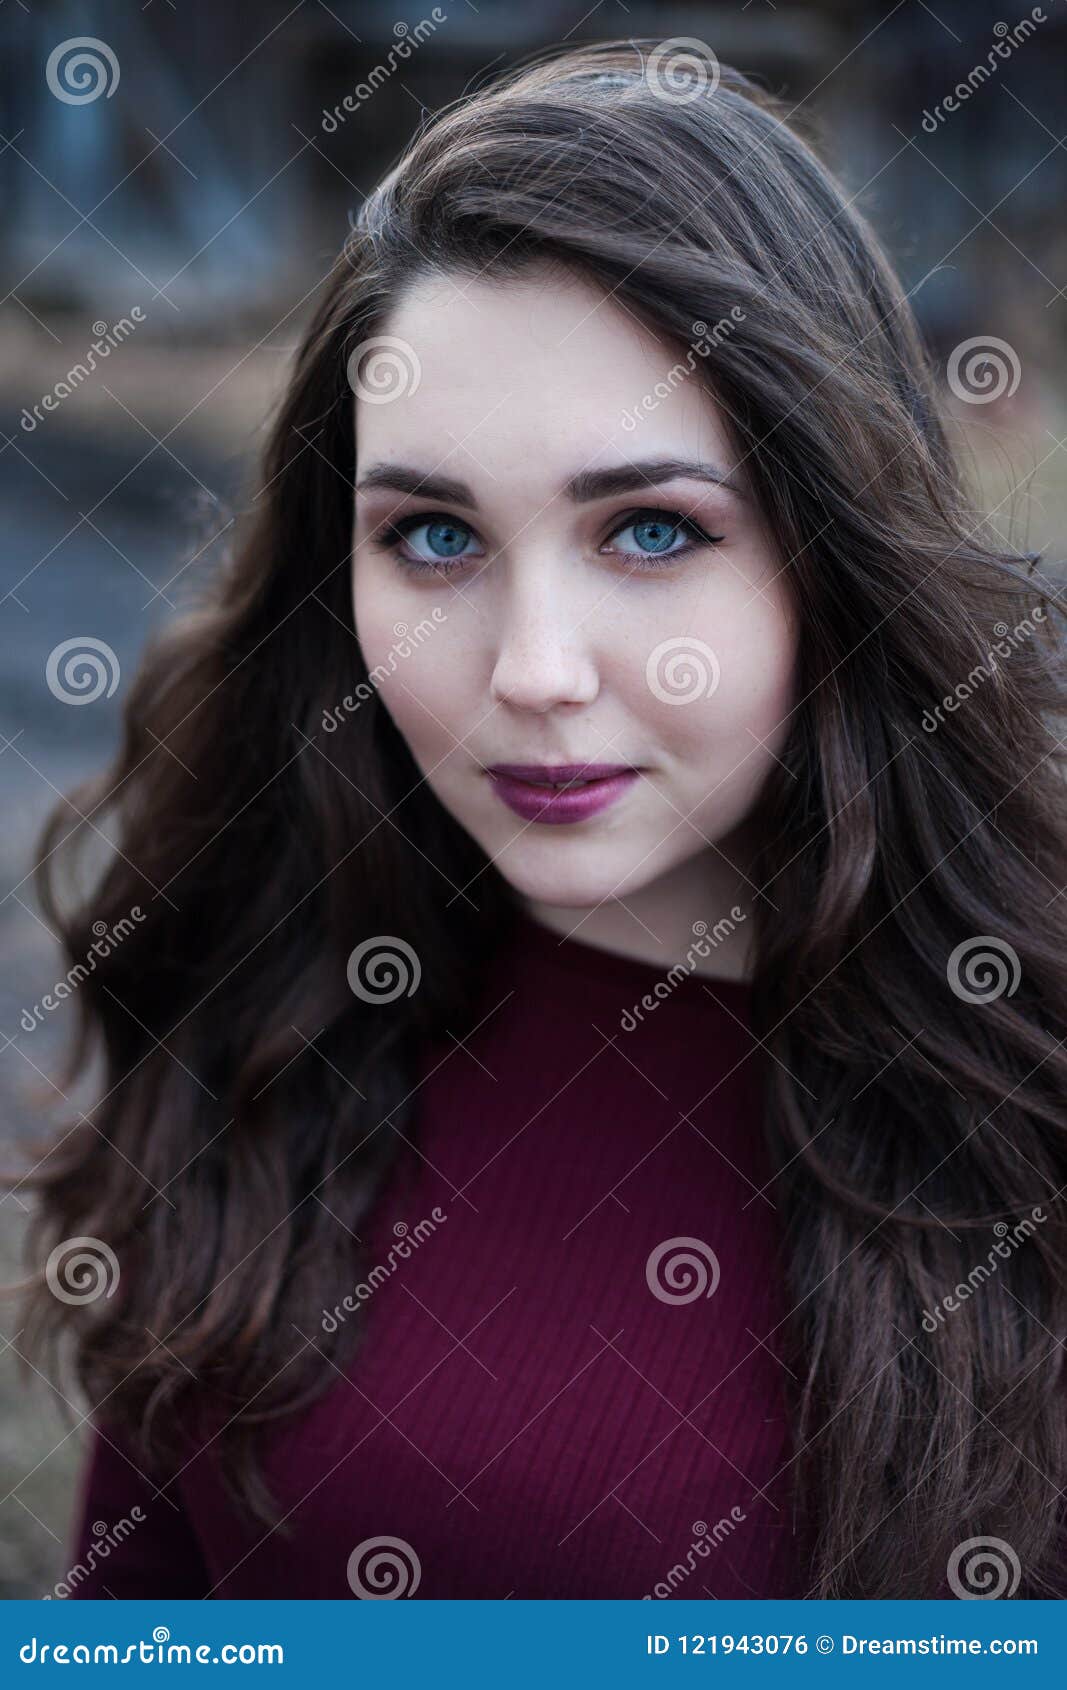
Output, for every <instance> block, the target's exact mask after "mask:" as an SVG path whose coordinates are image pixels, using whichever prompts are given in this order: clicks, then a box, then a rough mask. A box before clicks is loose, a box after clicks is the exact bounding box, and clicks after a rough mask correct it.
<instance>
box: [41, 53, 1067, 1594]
mask: <svg viewBox="0 0 1067 1690" xmlns="http://www.w3.org/2000/svg"><path fill="white" fill-rule="evenodd" d="M1032 564H1033V560H1032V559H1027V558H1025V557H1022V556H1018V555H1007V554H1006V553H1005V550H1004V547H1003V545H1002V544H1001V543H999V542H997V541H996V540H995V538H993V537H991V536H989V535H983V532H982V530H981V527H980V525H979V522H978V519H977V517H976V516H975V515H974V513H973V512H972V511H971V509H970V508H969V506H968V504H967V501H966V499H965V497H964V494H963V492H962V491H961V487H960V482H959V476H958V471H957V469H956V467H955V464H954V461H953V458H952V455H951V453H950V449H949V445H948V444H947V441H946V434H945V429H944V426H943V423H942V421H941V419H940V417H939V413H938V406H937V403H936V399H935V394H934V382H933V377H932V375H931V372H930V369H929V367H928V365H927V362H926V360H925V357H924V354H923V351H922V349H921V346H920V342H919V339H918V336H917V333H916V329H915V326H914V323H913V319H912V315H911V312H910V309H909V307H908V304H907V301H906V299H905V298H904V297H903V296H902V293H901V290H900V287H899V285H898V283H897V281H896V280H895V278H894V276H893V275H892V273H891V270H890V269H889V267H888V265H887V262H886V260H885V258H884V257H883V255H882V254H881V252H880V250H879V248H878V245H877V243H876V241H875V240H874V238H873V236H872V234H871V232H870V230H869V229H868V228H867V227H866V225H865V223H864V222H863V220H862V219H861V218H860V217H859V216H858V214H857V213H856V211H855V209H854V208H853V207H852V206H851V205H849V204H848V203H846V201H845V199H844V197H843V194H842V191H841V189H840V188H839V187H838V186H837V185H836V184H835V182H834V181H833V179H832V177H831V176H830V175H829V174H828V173H827V171H826V170H825V169H824V168H823V166H822V165H821V164H820V163H819V162H818V161H817V159H816V157H815V156H814V154H813V152H812V151H811V150H810V149H809V147H808V145H807V144H806V143H805V142H804V141H803V140H802V139H800V138H799V137H798V135H797V134H796V132H795V131H794V130H793V129H791V128H790V127H789V126H788V125H787V124H786V123H785V122H784V121H783V116H782V113H781V112H780V111H779V110H778V109H777V108H776V106H775V104H774V102H773V101H772V100H770V99H769V98H768V97H767V96H765V95H764V94H763V93H762V92H761V91H759V90H758V89H756V88H755V87H754V86H752V85H751V84H750V83H749V82H747V81H746V80H745V79H744V78H742V77H741V76H739V75H738V74H737V73H735V72H732V71H729V70H727V69H725V68H723V67H719V66H718V65H717V64H716V63H715V61H714V60H713V58H712V57H711V55H710V53H709V54H706V55H702V54H699V53H697V54H695V56H694V54H693V50H692V46H691V44H690V45H689V46H688V47H682V48H676V47H674V46H673V45H672V44H671V43H664V44H660V45H658V46H657V45H656V44H654V43H650V42H626V43H615V42H611V43H605V44H601V45H596V46H584V47H579V48H576V49H570V50H568V51H566V52H562V53H555V54H551V55H546V56H545V57H543V58H542V59H539V60H538V61H536V62H534V63H532V64H529V65H527V66H525V67H524V68H522V69H521V70H520V71H518V72H515V73H512V74H511V75H509V76H508V77H505V78H504V79H502V80H501V81H500V82H498V83H497V84H495V85H494V86H492V87H490V88H487V89H484V90H482V91H480V92H478V93H477V94H475V95H473V96H472V97H470V98H467V99H465V100H463V101H461V102H459V103H458V104H457V105H455V106H453V107H452V108H450V109H448V110H447V111H445V112H444V113H443V114H441V115H440V116H439V117H438V118H437V119H436V120H435V121H434V122H432V123H431V124H429V125H428V126H427V127H426V128H425V129H424V130H423V131H422V132H421V133H420V134H419V136H418V138H417V139H416V140H415V141H414V143H413V144H412V145H411V147H410V148H409V150H408V151H407V153H406V154H405V156H404V158H403V159H402V160H401V162H400V163H399V165H398V166H397V167H396V168H395V169H394V170H392V171H391V172H390V174H389V175H388V177H387V178H386V179H385V180H384V181H383V183H382V184H381V185H380V187H379V188H378V189H377V191H376V192H375V193H374V194H373V195H372V196H371V198H370V199H369V200H368V201H366V203H365V204H364V206H363V207H362V210H361V212H360V215H359V219H358V224H357V226H356V227H355V229H354V231H353V233H352V236H351V238H350V239H349V240H348V241H347V242H346V244H345V248H344V251H343V252H342V254H341V256H340V257H339V259H338V261H337V263H336V265H335V266H334V269H333V271H332V274H331V275H330V277H329V279H328V281H327V284H326V287H325V291H324V295H323V298H322V301H321V303H320V304H319V306H318V309H317V311H316V313H315V315H314V318H313V321H312V322H311V325H310V327H309V329H308V331H307V334H306V336H305V338H304V341H303V345H302V347H301V349H300V352H299V355H298V357H297V361H296V366H295V370H294V373H293V377H292V381H291V385H290V388H289V391H288V393H287V395H286V398H285V401H284V404H283V406H282V409H281V413H280V416H279V418H278V420H277V423H276V426H275V429H274V433H273V437H272V440H271V443H270V446H269V450H268V452H267V455H266V463H265V469H264V475H263V485H262V490H261V491H260V493H259V494H258V496H257V498H256V500H255V501H254V507H253V511H252V513H251V519H250V526H249V528H248V531H247V532H246V534H245V536H244V539H243V542H242V543H241V544H240V545H239V546H238V548H237V551H236V555H235V558H234V560H233V562H232V564H231V565H230V566H229V567H228V568H227V569H226V571H225V572H224V574H223V575H222V577H221V578H220V579H219V580H218V582H217V583H216V584H215V585H214V587H213V589H212V592H211V595H210V597H209V598H208V600H207V602H206V603H205V604H204V605H203V606H202V607H201V608H199V609H198V610H197V612H196V613H195V614H190V615H188V616H186V617H184V618H182V619H180V620H179V621H177V622H175V623H174V624H173V625H172V626H171V627H170V628H169V629H168V630H167V632H166V634H165V635H164V636H163V638H162V639H161V640H159V642H158V643H157V644H156V645H155V646H154V648H153V649H152V650H151V651H150V652H149V653H148V655H147V656H146V658H145V660H144V663H143V666H142V669H141V671H140V674H139V675H138V677H137V679H136V681H135V683H134V685H133V687H132V688H131V691H130V695H129V697H128V700H127V705H126V713H125V723H126V732H125V741H124V744H123V746H122V749H121V754H120V756H119V758H118V761H117V763H116V765H115V766H114V767H113V768H112V769H111V770H110V771H109V772H108V774H107V775H106V776H105V777H104V779H103V781H102V782H101V783H100V784H99V785H98V786H95V787H94V788H93V790H92V791H91V792H88V793H83V794H81V795H80V796H79V798H78V803H79V807H80V808H82V809H83V810H86V809H88V808H89V807H90V806H95V807H96V809H94V815H96V824H97V825H99V820H100V815H108V816H109V817H110V821H111V825H112V827H113V828H114V830H115V838H116V842H117V845H118V847H119V850H118V853H117V854H116V855H115V857H114V860H113V861H112V862H111V863H110V865H109V866H108V867H107V869H106V871H105V872H104V873H103V875H102V878H101V879H100V880H99V883H98V884H97V886H96V887H95V889H94V890H93V892H92V894H91V896H89V897H86V898H84V900H83V901H82V902H81V904H80V906H79V907H78V908H77V909H76V911H75V913H74V914H73V915H72V914H70V913H69V910H64V909H61V906H60V899H59V895H58V892H57V889H56V885H55V864H56V861H57V855H61V853H57V854H53V852H54V851H55V850H56V848H57V847H58V845H59V843H60V840H61V837H62V836H63V834H64V832H65V831H66V829H67V828H68V826H69V823H68V822H67V821H65V820H64V818H63V816H57V817H56V818H55V820H54V821H53V823H52V827H51V829H50V831H49V833H48V836H47V838H46V840H45V850H46V852H47V853H48V854H47V855H46V858H45V863H44V867H43V870H42V888H43V895H44V902H45V908H46V910H47V911H48V913H49V915H50V918H51V920H52V921H53V922H54V923H55V924H56V925H57V926H58V927H60V928H61V930H62V932H63V935H64V939H65V943H66V946H67V948H68V950H69V952H70V955H71V957H72V958H79V957H83V956H84V955H85V954H86V951H87V947H88V943H89V930H90V927H91V925H92V924H93V923H94V922H99V921H100V920H104V921H106V922H107V923H108V924H109V926H114V924H115V923H117V922H118V921H120V920H121V919H122V918H123V917H124V916H125V917H128V913H129V911H130V909H131V906H133V905H138V906H139V907H141V906H143V912H142V918H140V919H138V920H137V922H136V925H135V926H134V927H133V930H132V931H131V932H130V933H129V935H128V936H127V937H126V938H124V940H123V942H122V944H121V945H118V946H116V947H115V948H114V949H113V950H112V951H111V952H110V953H109V954H108V955H107V956H106V958H105V959H103V960H102V961H101V962H100V963H99V964H98V965H97V966H96V967H95V969H94V970H93V972H92V974H91V976H90V977H89V978H88V979H86V980H85V982H84V984H83V985H82V986H81V989H80V991H79V993H78V1003H79V1006H80V1011H81V1014H82V1016H83V1027H82V1040H81V1043H80V1046H79V1049H78V1051H77V1052H76V1055H75V1064H74V1071H75V1072H76V1071H77V1068H78V1066H79V1065H80V1063H81V1062H82V1061H83V1060H85V1059H86V1058H87V1056H88V1054H89V1051H90V1049H91V1048H92V1041H93V1036H94V1035H95V1036H96V1037H97V1038H98V1039H99V1040H100V1041H101V1043H102V1048H103V1052H104V1055H105V1058H106V1067H107V1072H106V1078H105V1083H104V1085H103V1087H102V1092H103V1095H102V1097H101V1101H100V1103H99V1104H98V1106H97V1108H96V1109H95V1111H94V1112H93V1115H92V1118H91V1120H90V1121H89V1122H84V1123H82V1124H81V1125H77V1126H75V1127H74V1129H73V1130H71V1131H70V1132H69V1133H68V1134H67V1136H66V1137H64V1138H63V1139H62V1140H61V1142H60V1143H59V1145H58V1147H57V1148H56V1149H55V1151H54V1153H53V1154H52V1155H51V1156H50V1158H49V1159H48V1160H47V1161H46V1162H45V1163H44V1164H43V1166H42V1167H41V1168H39V1169H38V1170H37V1172H36V1174H35V1175H34V1180H35V1182H36V1184H37V1186H38V1188H39V1190H40V1202H41V1207H40V1244H41V1255H42V1258H43V1256H44V1254H45V1250H46V1248H47V1249H48V1250H49V1252H50V1254H49V1257H48V1271H47V1272H46V1274H45V1275H44V1276H43V1278H44V1283H43V1284H42V1285H41V1288H40V1290H39V1292H38V1294H37V1299H36V1301H35V1304H34V1307H33V1311H32V1313H33V1325H34V1330H35V1331H36V1332H37V1333H38V1335H39V1336H40V1338H41V1340H42V1341H43V1340H44V1339H45V1337H46V1336H47V1335H48V1334H49V1333H52V1334H58V1333H60V1332H65V1331H67V1330H68V1329H69V1331H70V1332H71V1333H72V1334H73V1336H74V1340H75V1342H76V1346H77V1361H78V1368H79V1377H80V1380H81V1384H82V1386H83V1388H84V1390H85V1392H86V1393H87V1395H88V1398H89V1401H90V1403H91V1404H92V1405H93V1409H94V1421H95V1433H94V1444H93V1451H92V1457H91V1462H90V1466H89V1470H88V1472H87V1475H86V1479H85V1484H84V1487H83V1495H82V1498H81V1501H80V1504H79V1527H78V1544H77V1549H76V1559H77V1563H78V1565H79V1566H80V1567H81V1568H82V1569H83V1571H82V1572H81V1574H79V1576H78V1578H77V1579H76V1580H75V1581H74V1585H73V1588H72V1589H71V1594H81V1595H100V1594H108V1593H111V1594H114V1595H116V1596H123V1595H135V1594H136V1595H145V1596H148V1595H151V1596H155V1595H195V1596H203V1595H225V1596H270V1595H284V1596H289V1597H293V1596H328V1597H329V1596H345V1597H351V1596H352V1595H353V1594H354V1595H356V1596H358V1597H368V1596H371V1597H373V1596H408V1595H410V1596H428V1597H440V1596H476V1597H495V1598H505V1597H507V1596H510V1595H516V1596H542V1597H558V1596H564V1597H594V1596H608V1597H641V1596H649V1597H652V1598H656V1597H664V1596H674V1595H677V1596H680V1597H687V1596H702V1595H705V1594H711V1595H715V1596H719V1597H721V1596H742V1597H743V1596H756V1597H772V1596H783V1595H793V1596H811V1597H819V1598H826V1597H836V1596H850V1597H928V1596H937V1595H942V1594H953V1593H954V1594H957V1595H974V1594H980V1595H1000V1594H1016V1595H1019V1596H1029V1595H1044V1596H1048V1595H1062V1594H1064V1593H1065V1587H1064V1583H1063V1578H1062V1574H1061V1572H1060V1571H1059V1569H1060V1567H1061V1562H1062V1549H1063V1545H1062V1539H1061V1525H1062V1521H1061V1520H1060V1518H1059V1517H1058V1514H1057V1505H1058V1503H1059V1493H1060V1491H1062V1489H1063V1487H1064V1485H1065V1484H1067V1414H1065V1393H1064V1389H1063V1378H1062V1368H1063V1362H1062V1355H1063V1350H1062V1337H1063V1335H1064V1333H1065V1332H1067V1288H1065V1283H1064V1280H1065V1274H1064V1261H1065V1251H1064V1210H1063V1197H1062V1191H1063V1188H1064V1185H1065V1184H1067V1148H1065V1138H1064V1128H1065V1124H1067V1104H1065V1102H1064V1098H1065V1095H1067V1087H1065V1082H1067V1058H1065V1056H1064V1053H1063V1050H1062V1046H1061V1040H1062V1028H1063V1024H1064V1019H1065V1015H1064V1011H1065V995H1067V994H1065V989H1064V975H1063V966H1062V963H1063V957H1064V954H1065V953H1067V907H1065V903H1064V901H1063V900H1062V899H1061V897H1060V892H1061V890H1062V888H1063V886H1064V884H1065V883H1067V862H1065V850H1064V825H1063V808H1062V794H1061V785H1060V778H1059V772H1060V765H1059V759H1060V754H1061V746H1060V743H1059V741H1058V739H1057V721H1058V716H1059V713H1060V711H1061V709H1062V704H1063V675H1062V669H1061V667H1060V662H1059V656H1058V651H1059V645H1058V637H1057V635H1056V634H1055V633H1054V632H1053V629H1054V628H1056V626H1057V624H1056V620H1055V618H1056V613H1057V611H1058V609H1059V607H1058V605H1057V604H1056V602H1055V598H1054V596H1053V595H1052V594H1046V593H1044V592H1042V590H1041V587H1040V585H1039V582H1038V580H1037V579H1035V577H1034V574H1033V568H1032ZM964 685H965V686H966V693H965V692H964V691H962V690H960V689H961V688H963V687H964ZM577 782H581V783H582V784H576V783H577ZM97 810H98V812H99V813H97ZM87 1266H88V1269H89V1271H88V1279H87V1275H86V1269H87ZM979 1269H981V1270H982V1271H981V1272H979V1271H978V1270H979ZM86 1286H88V1288H86ZM135 1511H136V1512H135ZM120 1519H121V1520H126V1521H130V1520H132V1521H133V1525H132V1527H129V1528H128V1529H127V1531H126V1532H125V1533H123V1534H122V1541H121V1542H120V1543H119V1544H117V1545H116V1546H115V1547H114V1548H113V1549H112V1548H109V1553H108V1555H107V1556H106V1557H105V1556H103V1555H102V1553H101V1554H94V1522H104V1523H105V1525H106V1526H107V1527H108V1528H109V1533H110V1535H111V1536H114V1535H115V1533H114V1529H113V1528H114V1527H115V1522H116V1521H118V1520H120ZM101 1536H102V1534H101V1533H100V1531H99V1529H98V1528H97V1529H96V1538H97V1539H99V1538H100V1537H101Z"/></svg>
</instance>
